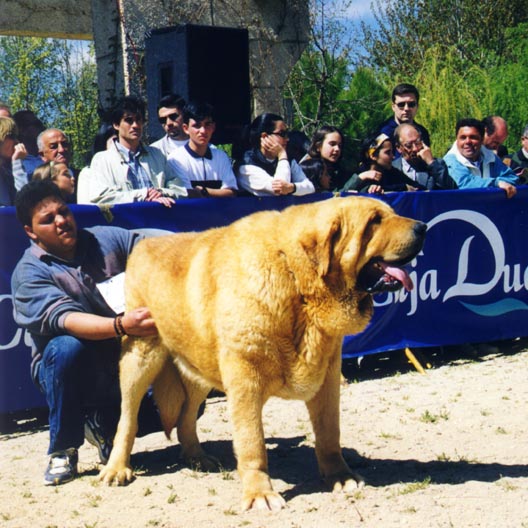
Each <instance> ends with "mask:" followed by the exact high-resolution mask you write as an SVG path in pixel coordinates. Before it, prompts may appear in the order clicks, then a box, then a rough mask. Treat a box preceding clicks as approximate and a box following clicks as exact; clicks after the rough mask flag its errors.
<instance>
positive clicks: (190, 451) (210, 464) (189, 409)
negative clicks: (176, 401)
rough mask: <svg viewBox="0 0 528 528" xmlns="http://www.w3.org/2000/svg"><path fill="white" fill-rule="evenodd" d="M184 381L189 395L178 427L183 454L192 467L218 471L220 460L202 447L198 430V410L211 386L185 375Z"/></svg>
mask: <svg viewBox="0 0 528 528" xmlns="http://www.w3.org/2000/svg"><path fill="white" fill-rule="evenodd" d="M182 382H183V384H184V386H185V392H186V396H187V397H186V400H185V403H184V404H183V408H182V412H181V415H180V418H179V420H178V424H177V428H176V431H177V433H178V440H179V442H180V444H181V447H182V452H181V456H182V458H183V459H184V460H185V462H186V463H187V464H189V465H190V466H192V467H196V468H197V469H200V470H202V471H216V470H218V469H219V468H220V467H221V464H220V462H219V461H218V460H217V459H216V458H215V457H213V456H211V455H209V454H207V453H206V452H205V451H204V450H203V449H202V446H201V445H200V440H199V439H198V434H197V432H196V421H197V419H198V411H199V409H200V405H202V403H203V402H204V401H205V399H206V397H207V394H208V393H209V391H210V390H211V387H210V386H209V385H206V384H203V383H201V382H200V381H199V380H197V379H195V378H193V379H189V378H188V377H186V376H185V375H183V376H182Z"/></svg>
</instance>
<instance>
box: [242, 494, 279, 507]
mask: <svg viewBox="0 0 528 528" xmlns="http://www.w3.org/2000/svg"><path fill="white" fill-rule="evenodd" d="M284 506H286V501H285V500H284V499H283V498H282V497H281V496H280V495H279V494H278V493H276V492H275V491H266V492H262V493H252V494H249V493H248V494H244V497H243V498H242V510H243V511H247V510H266V511H278V510H282V508H284Z"/></svg>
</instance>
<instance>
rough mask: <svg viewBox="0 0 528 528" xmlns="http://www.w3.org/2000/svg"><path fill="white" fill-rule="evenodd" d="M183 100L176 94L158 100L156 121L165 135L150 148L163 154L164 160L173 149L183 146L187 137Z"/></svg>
mask: <svg viewBox="0 0 528 528" xmlns="http://www.w3.org/2000/svg"><path fill="white" fill-rule="evenodd" d="M184 106H185V99H184V98H183V97H181V96H179V95H176V94H168V95H166V96H164V97H162V98H161V99H160V102H159V103H158V120H159V122H160V124H161V126H162V127H163V130H164V131H165V135H164V136H163V137H162V138H161V139H158V141H154V143H151V144H150V146H151V147H153V148H157V149H159V150H161V152H163V154H164V155H165V157H166V158H168V157H169V154H171V153H172V152H173V151H174V150H175V149H177V148H179V147H182V146H183V145H185V143H186V142H187V140H188V139H189V136H188V135H187V134H186V133H185V132H184V130H183V128H182V125H183V116H182V112H183V108H184Z"/></svg>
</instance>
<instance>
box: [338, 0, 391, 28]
mask: <svg viewBox="0 0 528 528" xmlns="http://www.w3.org/2000/svg"><path fill="white" fill-rule="evenodd" d="M386 1H387V0H383V1H382V3H386ZM372 2H373V0H352V4H351V5H350V7H349V8H348V10H347V16H348V18H350V19H351V20H352V21H353V22H360V21H361V22H365V23H366V24H369V25H370V24H373V23H374V22H375V20H374V16H373V15H372V10H371V7H370V4H371V3H372Z"/></svg>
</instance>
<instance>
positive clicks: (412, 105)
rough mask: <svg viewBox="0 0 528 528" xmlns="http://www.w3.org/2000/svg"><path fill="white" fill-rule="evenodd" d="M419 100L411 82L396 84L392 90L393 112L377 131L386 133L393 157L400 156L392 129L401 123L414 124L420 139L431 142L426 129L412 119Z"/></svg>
mask: <svg viewBox="0 0 528 528" xmlns="http://www.w3.org/2000/svg"><path fill="white" fill-rule="evenodd" d="M419 101H420V94H419V92H418V89H417V88H416V86H414V85H412V84H407V83H402V84H398V85H397V86H396V87H395V88H394V90H392V111H393V112H394V115H393V116H392V117H391V118H389V119H387V120H386V121H384V122H383V123H382V124H381V125H380V128H379V133H380V134H386V135H387V136H389V137H390V138H391V141H392V146H393V147H394V159H397V158H399V157H400V156H401V154H400V152H399V151H398V150H396V148H395V147H396V143H395V141H394V130H395V129H396V127H397V126H398V125H401V124H402V123H412V124H414V125H415V126H416V128H417V129H418V130H419V131H420V134H421V135H422V140H423V141H424V142H425V144H426V145H430V144H431V139H430V137H429V132H428V131H427V129H426V128H425V127H424V126H422V125H420V124H418V123H417V122H416V121H415V120H414V118H415V117H416V113H417V112H418V103H419Z"/></svg>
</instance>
